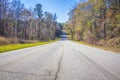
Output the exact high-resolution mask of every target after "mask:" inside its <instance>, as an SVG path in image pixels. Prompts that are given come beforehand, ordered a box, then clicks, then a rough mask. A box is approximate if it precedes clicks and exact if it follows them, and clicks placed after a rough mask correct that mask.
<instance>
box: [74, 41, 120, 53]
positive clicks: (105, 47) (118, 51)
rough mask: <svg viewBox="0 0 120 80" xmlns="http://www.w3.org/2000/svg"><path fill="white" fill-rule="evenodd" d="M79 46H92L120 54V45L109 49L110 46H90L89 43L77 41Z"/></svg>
mask: <svg viewBox="0 0 120 80" xmlns="http://www.w3.org/2000/svg"><path fill="white" fill-rule="evenodd" d="M75 42H77V43H79V44H84V45H88V46H91V47H96V48H100V49H104V50H109V51H113V52H117V53H120V44H119V45H116V46H114V47H112V46H111V47H108V46H96V45H92V44H88V43H85V42H83V41H75Z"/></svg>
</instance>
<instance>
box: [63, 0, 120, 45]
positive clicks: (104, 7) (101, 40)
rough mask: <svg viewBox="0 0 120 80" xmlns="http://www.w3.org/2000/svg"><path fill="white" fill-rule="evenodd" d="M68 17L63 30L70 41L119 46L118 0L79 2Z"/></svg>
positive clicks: (119, 1) (119, 15) (119, 13)
mask: <svg viewBox="0 0 120 80" xmlns="http://www.w3.org/2000/svg"><path fill="white" fill-rule="evenodd" d="M68 15H69V20H68V21H67V23H66V24H65V29H66V31H67V33H68V34H70V38H71V39H72V40H77V41H84V42H86V43H89V44H94V45H98V46H108V47H109V46H116V45H120V0H87V1H85V2H80V3H79V4H77V5H75V6H74V7H73V8H72V9H71V10H70V12H69V13H68ZM119 47H120V46H119Z"/></svg>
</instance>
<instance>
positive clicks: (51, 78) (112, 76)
mask: <svg viewBox="0 0 120 80" xmlns="http://www.w3.org/2000/svg"><path fill="white" fill-rule="evenodd" d="M0 80H120V55H119V54H117V53H114V52H109V51H104V50H101V49H97V48H92V47H89V46H85V45H81V44H77V43H74V42H72V41H69V40H61V41H58V42H54V43H51V44H47V45H42V46H36V47H31V48H25V49H20V50H15V51H10V52H5V53H2V54H0Z"/></svg>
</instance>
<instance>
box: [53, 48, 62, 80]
mask: <svg viewBox="0 0 120 80" xmlns="http://www.w3.org/2000/svg"><path fill="white" fill-rule="evenodd" d="M63 53H64V46H62V53H61V56H60V60H59V62H58V69H57V72H56V76H55V79H54V80H57V79H58V74H59V72H60V67H61V62H62V57H63Z"/></svg>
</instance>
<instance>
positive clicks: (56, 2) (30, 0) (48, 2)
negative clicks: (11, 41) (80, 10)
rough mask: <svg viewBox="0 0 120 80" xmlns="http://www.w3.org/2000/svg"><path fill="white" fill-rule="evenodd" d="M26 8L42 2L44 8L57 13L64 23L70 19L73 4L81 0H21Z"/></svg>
mask: <svg viewBox="0 0 120 80" xmlns="http://www.w3.org/2000/svg"><path fill="white" fill-rule="evenodd" d="M21 2H22V3H24V4H25V7H26V8H28V9H29V8H30V7H33V8H34V6H35V4H37V3H40V4H42V10H43V11H44V12H45V11H47V12H51V13H53V14H55V13H56V14H57V21H58V22H60V23H64V22H66V21H67V20H68V18H69V16H68V12H69V11H70V9H71V8H72V6H73V5H75V4H77V3H78V2H79V0H21Z"/></svg>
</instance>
